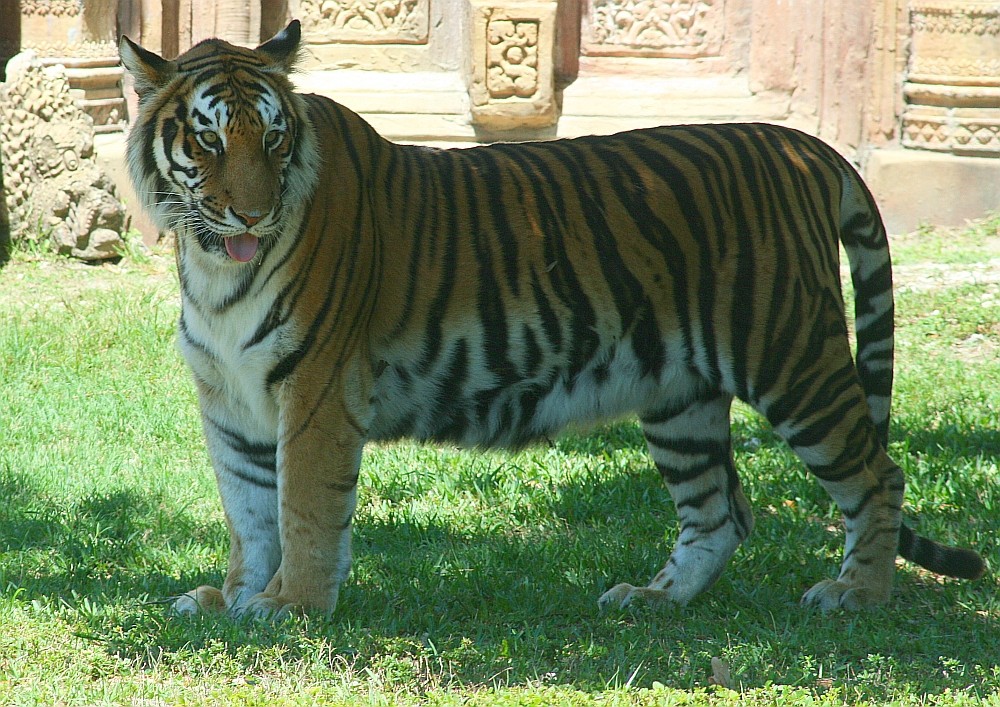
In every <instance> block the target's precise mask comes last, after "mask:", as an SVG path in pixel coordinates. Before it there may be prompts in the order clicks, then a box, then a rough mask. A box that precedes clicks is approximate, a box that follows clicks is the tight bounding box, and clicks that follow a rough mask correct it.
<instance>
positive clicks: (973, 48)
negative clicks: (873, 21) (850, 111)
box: [902, 0, 1000, 155]
mask: <svg viewBox="0 0 1000 707" xmlns="http://www.w3.org/2000/svg"><path fill="white" fill-rule="evenodd" d="M910 28H911V33H912V53H911V58H910V67H909V73H908V76H907V81H906V83H905V84H904V86H903V92H904V96H905V98H906V101H907V104H906V107H905V109H904V111H903V121H902V122H903V134H902V142H903V144H904V145H905V146H907V147H918V148H922V149H927V150H941V151H949V152H954V153H957V154H973V155H975V154H981V155H984V154H990V155H994V154H1000V3H997V2H993V1H990V0H987V1H983V0H916V1H915V2H913V3H912V4H911V6H910Z"/></svg>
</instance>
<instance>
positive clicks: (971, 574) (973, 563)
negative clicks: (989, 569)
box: [949, 549, 986, 579]
mask: <svg viewBox="0 0 1000 707" xmlns="http://www.w3.org/2000/svg"><path fill="white" fill-rule="evenodd" d="M952 552H953V553H954V555H953V556H952V558H951V563H950V564H951V567H950V569H952V570H953V572H952V573H949V574H951V575H952V576H953V577H958V578H959V579H979V578H980V577H982V576H983V575H984V574H986V563H985V562H983V558H982V557H981V556H980V555H979V553H978V552H976V551H975V550H965V549H952Z"/></svg>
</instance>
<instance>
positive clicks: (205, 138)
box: [198, 130, 219, 147]
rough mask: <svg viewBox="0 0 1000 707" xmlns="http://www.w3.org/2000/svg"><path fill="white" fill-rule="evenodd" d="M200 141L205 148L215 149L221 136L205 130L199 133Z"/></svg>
mask: <svg viewBox="0 0 1000 707" xmlns="http://www.w3.org/2000/svg"><path fill="white" fill-rule="evenodd" d="M198 139H199V140H200V141H201V144H202V145H204V146H205V147H215V146H216V145H218V144H219V134H218V133H217V132H215V131H214V130H205V131H203V132H200V133H198Z"/></svg>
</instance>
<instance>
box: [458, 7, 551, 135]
mask: <svg viewBox="0 0 1000 707" xmlns="http://www.w3.org/2000/svg"><path fill="white" fill-rule="evenodd" d="M470 6H471V8H472V76H471V82H470V84H469V97H470V98H471V99H472V101H471V102H472V122H473V123H474V124H475V125H476V126H477V127H480V128H485V129H487V130H496V131H501V130H511V129H516V128H539V127H545V126H549V125H552V124H553V123H555V121H556V117H557V106H556V99H555V67H554V65H553V62H554V59H553V57H554V51H555V25H556V2H555V1H554V0H526V1H525V0H520V1H518V2H509V3H506V4H504V3H498V2H496V1H495V0H470Z"/></svg>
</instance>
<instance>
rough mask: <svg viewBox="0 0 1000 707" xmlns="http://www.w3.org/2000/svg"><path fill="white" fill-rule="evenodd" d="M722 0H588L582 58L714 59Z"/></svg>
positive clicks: (719, 41)
mask: <svg viewBox="0 0 1000 707" xmlns="http://www.w3.org/2000/svg"><path fill="white" fill-rule="evenodd" d="M724 5H725V1H724V0H588V2H587V6H586V10H585V13H584V26H583V47H582V49H583V53H584V54H588V55H591V56H645V57H677V58H696V57H702V56H717V55H718V54H719V53H720V51H721V49H722V40H723V36H724V29H725V13H724V10H725V8H724Z"/></svg>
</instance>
